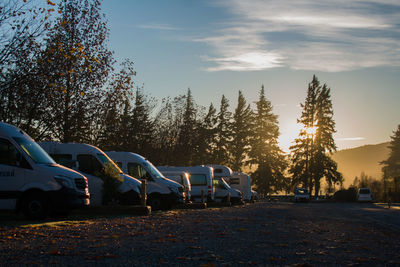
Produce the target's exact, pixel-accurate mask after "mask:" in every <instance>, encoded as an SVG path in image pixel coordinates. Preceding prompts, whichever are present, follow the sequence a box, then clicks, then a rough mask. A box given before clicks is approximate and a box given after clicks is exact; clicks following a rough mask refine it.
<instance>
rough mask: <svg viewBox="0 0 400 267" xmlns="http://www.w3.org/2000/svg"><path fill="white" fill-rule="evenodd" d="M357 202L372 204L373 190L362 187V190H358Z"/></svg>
mask: <svg viewBox="0 0 400 267" xmlns="http://www.w3.org/2000/svg"><path fill="white" fill-rule="evenodd" d="M357 201H359V202H371V201H372V193H371V189H369V188H368V187H361V188H360V189H358V192H357Z"/></svg>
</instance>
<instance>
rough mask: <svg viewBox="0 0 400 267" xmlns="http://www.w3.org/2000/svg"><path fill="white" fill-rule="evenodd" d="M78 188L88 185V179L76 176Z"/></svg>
mask: <svg viewBox="0 0 400 267" xmlns="http://www.w3.org/2000/svg"><path fill="white" fill-rule="evenodd" d="M75 185H76V188H78V189H81V190H84V189H85V188H86V187H87V184H86V180H85V179H83V178H76V179H75Z"/></svg>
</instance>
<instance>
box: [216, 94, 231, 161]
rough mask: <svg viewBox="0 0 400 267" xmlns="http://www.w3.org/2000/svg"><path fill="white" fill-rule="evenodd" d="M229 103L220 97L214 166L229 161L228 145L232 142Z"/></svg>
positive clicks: (223, 96)
mask: <svg viewBox="0 0 400 267" xmlns="http://www.w3.org/2000/svg"><path fill="white" fill-rule="evenodd" d="M228 108H229V101H228V99H227V98H226V97H225V95H222V98H221V104H220V109H219V112H218V116H217V125H216V141H217V142H216V147H215V150H214V154H213V157H214V160H213V162H214V164H221V165H227V164H228V163H229V161H230V154H229V143H230V142H231V141H232V113H231V112H230V111H229V110H228Z"/></svg>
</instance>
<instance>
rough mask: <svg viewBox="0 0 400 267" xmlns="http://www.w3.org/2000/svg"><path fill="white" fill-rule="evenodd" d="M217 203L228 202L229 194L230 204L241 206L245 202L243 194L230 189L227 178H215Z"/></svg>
mask: <svg viewBox="0 0 400 267" xmlns="http://www.w3.org/2000/svg"><path fill="white" fill-rule="evenodd" d="M214 185H215V201H216V202H227V200H228V194H229V196H230V202H231V203H232V204H241V203H242V201H243V197H242V192H240V191H239V190H237V189H234V188H232V187H230V186H229V185H228V184H227V183H226V181H225V178H222V177H215V179H214Z"/></svg>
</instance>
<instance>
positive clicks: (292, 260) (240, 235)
mask: <svg viewBox="0 0 400 267" xmlns="http://www.w3.org/2000/svg"><path fill="white" fill-rule="evenodd" d="M3 219H4V217H3ZM11 224H12V225H11ZM399 240H400V210H389V209H385V208H382V207H377V206H374V205H373V204H364V205H362V204H356V203H353V204H349V203H345V204H335V203H284V202H277V203H270V202H263V201H260V202H257V203H254V204H246V205H244V206H235V207H224V208H207V209H204V210H171V211H164V212H154V213H153V214H152V215H151V216H122V215H121V216H110V217H101V216H97V217H96V218H93V217H92V218H84V217H82V216H75V217H74V216H72V217H70V218H68V220H67V221H45V222H35V223H32V224H31V223H30V222H26V221H23V220H21V219H20V220H18V221H15V222H14V221H10V220H8V221H7V220H5V221H4V220H3V221H2V222H0V265H1V266H14V265H46V266H47V265H63V266H100V265H106V266H117V265H122V266H203V267H211V266H275V265H279V266H346V265H347V266H352V265H361V266H400V242H399Z"/></svg>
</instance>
